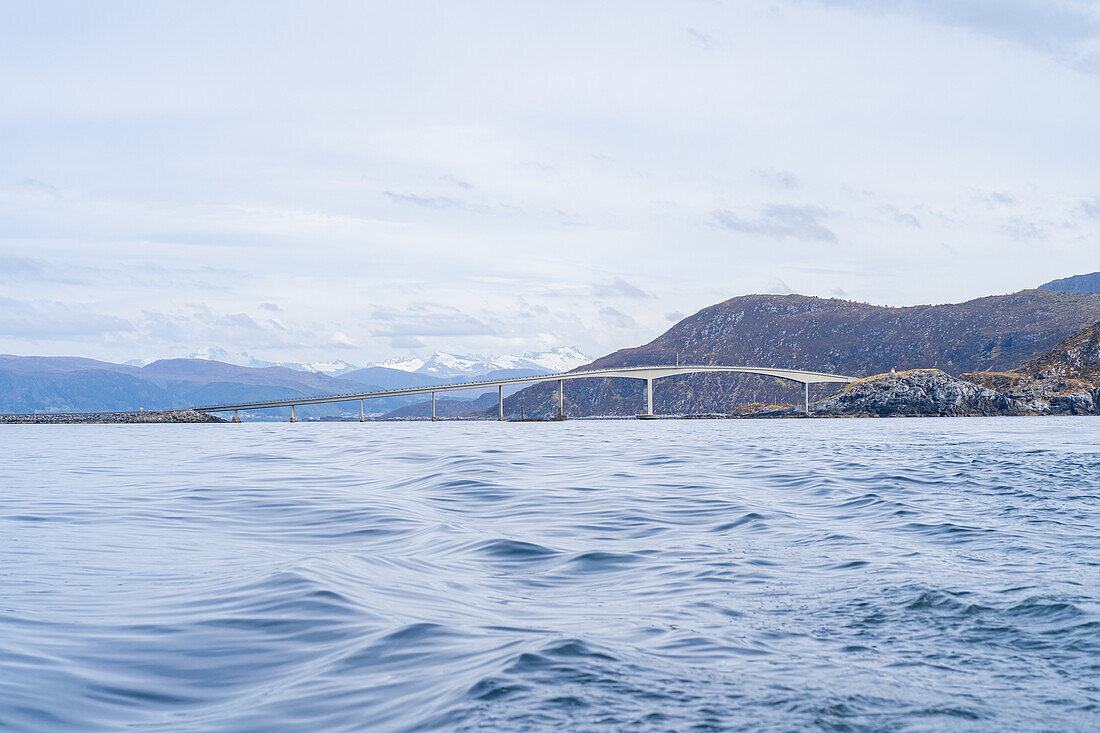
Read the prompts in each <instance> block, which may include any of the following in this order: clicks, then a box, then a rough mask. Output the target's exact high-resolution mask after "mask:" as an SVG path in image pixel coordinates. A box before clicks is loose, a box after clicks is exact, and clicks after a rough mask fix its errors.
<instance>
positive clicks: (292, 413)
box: [290, 405, 294, 422]
mask: <svg viewBox="0 0 1100 733" xmlns="http://www.w3.org/2000/svg"><path fill="white" fill-rule="evenodd" d="M290 421H291V422H294V405H291V406H290Z"/></svg>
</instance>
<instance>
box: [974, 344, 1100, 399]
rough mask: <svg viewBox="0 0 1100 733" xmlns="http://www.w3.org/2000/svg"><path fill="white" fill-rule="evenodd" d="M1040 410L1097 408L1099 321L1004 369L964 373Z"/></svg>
mask: <svg viewBox="0 0 1100 733" xmlns="http://www.w3.org/2000/svg"><path fill="white" fill-rule="evenodd" d="M964 376H965V378H966V379H968V380H970V381H972V382H976V383H977V384H980V385H982V386H983V387H988V388H990V389H996V390H998V391H1000V392H1003V393H1004V394H1005V395H1007V396H1008V397H1011V398H1013V399H1017V400H1020V401H1022V402H1024V403H1026V404H1027V405H1029V406H1030V408H1031V409H1033V410H1035V411H1036V412H1040V413H1052V414H1064V415H1095V414H1097V412H1098V411H1100V323H1095V324H1093V325H1092V326H1089V327H1088V328H1086V329H1084V330H1082V331H1081V332H1080V333H1076V334H1074V335H1073V336H1070V337H1069V338H1067V339H1066V340H1065V341H1062V342H1061V343H1059V344H1058V345H1057V346H1055V347H1054V348H1053V349H1051V350H1050V351H1048V352H1046V353H1045V354H1042V355H1041V356H1038V357H1036V358H1034V359H1031V360H1030V361H1028V362H1027V363H1025V364H1023V365H1021V366H1020V367H1018V368H1016V369H1012V370H1010V371H1007V372H995V371H985V372H977V373H974V374H967V375H964Z"/></svg>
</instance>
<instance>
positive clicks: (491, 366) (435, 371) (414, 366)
mask: <svg viewBox="0 0 1100 733" xmlns="http://www.w3.org/2000/svg"><path fill="white" fill-rule="evenodd" d="M590 361H592V360H591V359H590V358H589V357H587V356H585V355H584V354H582V353H580V352H579V351H577V350H576V349H574V348H570V347H568V346H559V347H557V348H554V349H551V350H549V351H539V352H528V353H526V354H523V355H522V356H516V355H513V354H497V355H493V356H482V355H480V354H450V353H446V352H442V351H437V352H435V353H434V354H432V355H431V356H429V357H428V358H427V359H419V358H417V357H394V358H392V359H388V360H386V361H379V362H375V363H373V364H368V365H367V366H372V367H374V366H379V367H387V368H389V369H400V370H402V371H406V372H417V373H420V374H427V375H430V376H433V377H438V378H440V379H456V378H463V379H472V378H474V377H480V376H483V375H485V374H488V373H490V372H495V371H499V370H501V369H510V370H511V369H523V370H527V371H531V372H535V373H539V372H542V373H550V372H565V371H569V370H570V369H574V368H576V367H578V366H580V365H582V364H587V363H589V362H590Z"/></svg>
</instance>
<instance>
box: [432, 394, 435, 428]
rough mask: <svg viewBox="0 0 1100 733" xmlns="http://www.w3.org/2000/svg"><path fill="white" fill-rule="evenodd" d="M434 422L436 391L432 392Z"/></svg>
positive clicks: (433, 420)
mask: <svg viewBox="0 0 1100 733" xmlns="http://www.w3.org/2000/svg"><path fill="white" fill-rule="evenodd" d="M432 422H435V392H432Z"/></svg>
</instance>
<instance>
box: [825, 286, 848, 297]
mask: <svg viewBox="0 0 1100 733" xmlns="http://www.w3.org/2000/svg"><path fill="white" fill-rule="evenodd" d="M829 294H830V295H832V296H833V297H834V298H847V297H848V291H846V290H845V289H844V288H832V289H830V290H829Z"/></svg>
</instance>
